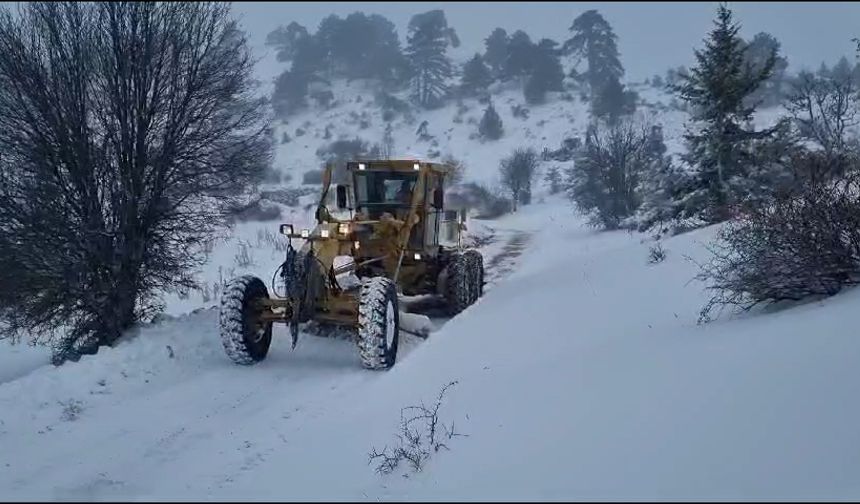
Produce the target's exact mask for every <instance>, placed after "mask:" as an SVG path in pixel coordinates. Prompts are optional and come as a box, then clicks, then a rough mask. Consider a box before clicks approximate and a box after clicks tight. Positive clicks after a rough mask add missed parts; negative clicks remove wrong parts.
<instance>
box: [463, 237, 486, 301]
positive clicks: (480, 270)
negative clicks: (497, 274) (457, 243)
mask: <svg viewBox="0 0 860 504" xmlns="http://www.w3.org/2000/svg"><path fill="white" fill-rule="evenodd" d="M463 256H465V257H466V262H467V263H468V264H469V272H470V274H471V277H470V285H471V289H470V292H471V294H472V303H474V302H475V301H477V300H478V298H479V297H481V296H483V295H484V256H482V255H481V253H480V252H478V251H477V250H467V251H466V252H465V253H464V254H463Z"/></svg>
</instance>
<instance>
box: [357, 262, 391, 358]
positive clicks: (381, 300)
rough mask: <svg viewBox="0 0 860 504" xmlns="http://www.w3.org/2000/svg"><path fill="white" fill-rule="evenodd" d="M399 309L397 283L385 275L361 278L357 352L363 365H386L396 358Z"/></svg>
mask: <svg viewBox="0 0 860 504" xmlns="http://www.w3.org/2000/svg"><path fill="white" fill-rule="evenodd" d="M399 339H400V309H399V307H398V304H397V287H396V286H395V284H394V282H393V281H391V280H390V279H388V278H385V277H373V278H365V279H363V280H362V282H361V294H360V298H359V305H358V352H359V355H360V357H361V364H362V366H364V367H365V368H367V369H389V368H390V367H391V366H393V365H394V362H395V360H396V358H397V343H398V341H399Z"/></svg>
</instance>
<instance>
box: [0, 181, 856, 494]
mask: <svg viewBox="0 0 860 504" xmlns="http://www.w3.org/2000/svg"><path fill="white" fill-rule="evenodd" d="M484 224H485V225H488V226H489V228H490V229H491V230H492V232H494V233H495V234H496V235H497V238H498V239H497V240H496V241H495V242H493V243H492V244H490V245H488V248H487V249H486V250H485V253H486V254H487V256H488V261H487V262H488V263H490V264H493V267H492V268H491V270H492V269H493V268H495V270H496V271H498V270H502V269H503V270H507V271H508V273H507V274H506V275H505V276H503V277H501V278H497V279H496V280H494V281H493V284H492V285H491V286H490V288H489V289H488V290H487V292H486V293H485V296H484V297H483V298H481V299H480V300H479V301H478V302H477V303H476V304H475V305H474V306H472V307H470V308H468V309H467V310H466V311H465V312H463V313H462V314H461V315H460V316H458V317H455V318H454V319H452V320H451V321H449V322H448V323H447V324H445V325H444V326H443V327H442V328H441V329H440V330H439V331H438V332H435V333H433V334H432V335H431V336H430V338H429V339H428V340H426V341H420V340H416V339H407V340H406V341H407V344H406V345H404V347H402V348H401V353H400V355H399V358H398V362H397V364H396V366H395V367H394V368H392V369H391V370H390V371H387V372H370V371H365V370H363V369H362V368H361V367H360V365H359V361H358V357H357V352H356V349H355V348H354V344H352V343H351V342H349V341H346V340H339V339H327V338H320V337H315V336H309V335H305V336H303V338H302V339H301V340H300V342H299V346H298V347H297V348H296V350H295V351H290V349H289V338H288V337H287V335H286V331H285V330H284V329H283V328H278V329H276V333H277V334H276V340H275V342H274V343H273V347H272V351H271V353H270V356H269V358H268V359H267V360H266V361H264V362H262V363H261V364H259V365H257V366H253V367H240V366H235V365H233V364H232V363H231V362H230V361H229V360H228V359H227V357H226V356H225V355H224V352H223V350H222V348H221V343H220V341H219V339H218V334H217V313H216V311H215V310H202V311H198V312H197V313H194V314H191V315H185V316H181V317H179V318H177V319H176V320H168V321H164V322H161V323H158V324H152V325H150V326H147V327H143V328H141V329H140V330H139V331H138V332H137V334H131V335H129V337H128V339H127V341H125V342H123V343H122V344H120V345H118V346H117V347H116V348H113V349H105V350H103V351H102V352H100V353H99V355H98V356H95V357H84V358H83V359H82V360H81V361H80V362H79V363H71V364H67V365H64V366H62V367H60V368H54V367H52V366H49V365H46V366H42V367H39V368H38V369H36V370H34V371H32V372H30V373H28V374H26V375H24V376H21V377H19V378H18V379H15V380H12V381H7V382H5V383H2V384H0V447H2V450H0V489H2V490H0V497H2V498H3V499H4V500H12V499H28V500H31V499H88V500H107V499H114V498H116V499H128V500H143V499H159V500H166V499H180V500H192V499H195V500H201V499H207V500H209V499H211V500H229V499H240V500H304V499H313V500H334V499H336V500H368V501H372V500H377V499H383V500H399V499H408V500H457V499H471V500H475V499H482V500H536V499H537V500H540V499H546V500H569V499H576V500H584V499H597V500H626V499H631V500H632V499H635V500H681V499H695V500H714V499H730V500H736V499H737V500H743V499H754V500H782V499H787V500H803V499H809V500H824V499H828V500H829V499H839V500H854V499H857V498H858V497H860V456H858V451H857V446H858V445H860V430H858V429H857V427H856V426H857V425H858V423H860V405H858V402H857V399H856V398H857V397H860V382H858V381H857V380H856V363H857V361H858V359H860V340H858V339H857V338H856V334H855V332H856V331H852V330H851V329H850V328H851V327H855V326H857V325H858V323H860V313H858V311H857V310H856V306H857V303H858V302H860V292H858V291H850V292H847V293H845V294H842V295H839V296H837V297H834V298H831V299H829V300H827V301H824V302H818V303H812V304H807V305H804V306H800V307H796V308H793V309H790V310H785V311H781V312H777V313H759V314H754V315H748V316H745V317H723V318H722V319H719V320H717V321H716V322H714V323H711V324H709V325H706V326H697V325H696V317H697V313H698V310H699V308H700V307H701V305H702V303H703V302H704V301H705V294H704V293H703V291H702V288H701V287H702V286H701V285H698V284H696V283H690V282H689V280H690V278H691V277H692V276H693V275H694V273H695V266H694V265H693V264H692V263H691V262H690V261H688V260H686V259H685V256H686V255H689V256H691V257H692V258H694V259H702V258H704V254H705V251H704V248H703V247H702V243H703V242H704V241H706V240H708V239H710V238H711V237H712V236H713V235H714V233H715V231H716V229H715V228H707V229H702V230H699V231H695V232H692V233H689V234H686V235H682V236H677V237H674V238H671V239H668V240H665V242H664V247H665V248H666V249H667V251H668V256H667V258H666V260H665V261H664V262H662V263H658V264H655V265H651V264H648V262H647V255H648V247H649V245H650V243H649V242H643V241H642V239H641V238H640V236H638V235H630V234H627V233H625V232H614V233H597V232H594V231H592V230H589V229H588V228H586V227H584V226H583V224H582V222H581V220H579V219H577V218H575V217H574V216H573V215H572V213H571V211H570V209H569V207H568V205H567V204H566V203H565V202H563V201H560V200H556V199H554V198H547V199H546V200H545V201H544V202H543V203H536V204H534V205H531V206H529V207H525V208H524V209H523V210H522V211H521V212H519V213H518V214H516V215H512V216H508V217H505V218H502V219H500V220H498V221H495V222H491V223H484ZM512 240H513V241H514V242H516V243H519V244H520V245H521V246H517V247H506V245H508V244H510V243H511V241H512ZM512 250H516V253H511V251H512ZM499 254H502V256H501V258H500V259H498V260H494V259H493V257H496V256H499ZM518 254H519V255H518ZM488 276H492V273H488ZM452 381H456V382H457V384H456V385H455V386H453V387H452V388H450V389H449V390H448V392H447V393H446V396H445V399H444V401H443V404H442V407H441V409H440V410H439V415H440V420H441V421H442V422H444V423H445V424H446V425H450V423H451V422H454V424H455V428H456V431H457V432H459V433H462V434H465V436H457V437H454V438H452V439H450V440H447V439H446V445H447V447H448V448H449V449H448V450H446V449H441V450H440V451H438V452H436V453H434V454H433V456H432V458H431V459H430V461H429V462H428V463H427V464H426V465H425V467H424V469H423V470H422V472H420V473H414V472H412V471H410V470H409V469H408V467H407V466H406V465H405V464H404V465H403V466H401V467H400V468H398V469H397V470H396V471H395V472H394V473H392V474H389V475H384V476H383V475H379V474H377V473H375V472H374V466H373V465H372V464H368V454H369V452H371V450H372V449H373V448H377V449H380V450H381V449H382V448H383V447H384V446H386V445H388V446H391V445H392V443H394V442H395V441H396V439H395V435H396V434H397V428H398V422H399V419H400V412H401V408H403V407H405V406H409V405H415V404H418V403H420V402H422V401H423V402H425V403H427V404H431V403H432V402H433V400H434V398H435V396H436V395H437V394H438V393H439V391H440V389H441V388H442V387H443V386H444V385H445V384H447V383H449V382H452Z"/></svg>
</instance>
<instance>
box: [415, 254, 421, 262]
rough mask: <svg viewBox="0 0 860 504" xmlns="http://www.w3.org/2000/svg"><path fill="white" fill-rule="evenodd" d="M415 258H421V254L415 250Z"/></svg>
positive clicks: (417, 259) (418, 259)
mask: <svg viewBox="0 0 860 504" xmlns="http://www.w3.org/2000/svg"><path fill="white" fill-rule="evenodd" d="M415 260H416V261H420V260H421V254H419V253H417V252H416V253H415Z"/></svg>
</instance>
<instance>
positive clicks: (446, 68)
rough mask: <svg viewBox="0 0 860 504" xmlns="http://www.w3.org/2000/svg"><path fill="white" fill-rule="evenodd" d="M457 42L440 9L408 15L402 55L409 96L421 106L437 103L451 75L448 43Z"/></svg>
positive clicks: (433, 105)
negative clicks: (407, 67)
mask: <svg viewBox="0 0 860 504" xmlns="http://www.w3.org/2000/svg"><path fill="white" fill-rule="evenodd" d="M449 44H450V45H451V46H452V47H457V46H459V45H460V42H459V39H458V38H457V34H456V33H455V32H454V29H453V28H450V27H449V26H448V21H447V20H446V19H445V13H444V12H443V11H442V10H438V9H437V10H432V11H428V12H425V13H422V14H416V15H414V16H412V19H411V20H410V21H409V36H408V37H407V47H406V57H407V58H408V60H409V65H410V67H411V71H412V83H411V84H412V98H413V99H414V100H415V102H416V103H418V104H419V105H421V106H422V107H425V108H431V107H435V106H438V105H440V104H441V102H442V100H443V99H444V97H445V95H446V93H447V92H448V84H447V81H448V79H449V78H450V77H451V75H452V67H451V61H450V60H449V59H448V56H447V54H446V53H447V50H448V45H449Z"/></svg>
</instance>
